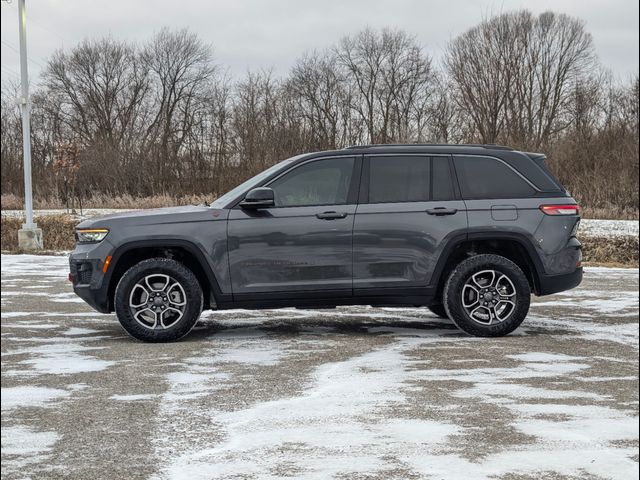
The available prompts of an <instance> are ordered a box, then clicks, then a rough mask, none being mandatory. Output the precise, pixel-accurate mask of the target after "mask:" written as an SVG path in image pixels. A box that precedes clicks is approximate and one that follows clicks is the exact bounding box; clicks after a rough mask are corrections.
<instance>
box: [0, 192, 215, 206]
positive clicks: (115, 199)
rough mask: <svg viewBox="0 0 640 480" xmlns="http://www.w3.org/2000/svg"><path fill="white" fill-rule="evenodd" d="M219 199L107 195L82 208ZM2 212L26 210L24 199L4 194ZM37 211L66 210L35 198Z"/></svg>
mask: <svg viewBox="0 0 640 480" xmlns="http://www.w3.org/2000/svg"><path fill="white" fill-rule="evenodd" d="M216 197H217V195H216V194H214V193H212V194H206V195H182V196H179V197H175V196H171V195H166V194H163V195H154V196H151V197H136V196H133V195H127V194H125V195H116V196H114V195H107V194H96V195H94V196H92V197H91V198H87V199H84V200H83V201H82V208H122V209H140V208H160V207H172V206H178V205H198V204H201V203H204V202H211V201H212V200H214V199H215V198H216ZM1 202H2V210H22V209H23V208H24V204H23V199H22V198H21V197H18V196H17V195H13V194H3V195H2V197H1ZM33 207H34V208H35V209H59V208H65V204H64V203H63V202H62V201H60V199H58V198H55V197H44V198H43V197H35V198H34V199H33ZM73 207H74V208H75V209H76V210H79V208H80V205H79V204H78V203H77V202H76V203H75V204H74V205H73Z"/></svg>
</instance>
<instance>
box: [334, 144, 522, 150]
mask: <svg viewBox="0 0 640 480" xmlns="http://www.w3.org/2000/svg"><path fill="white" fill-rule="evenodd" d="M375 147H477V148H486V149H490V150H513V148H511V147H507V146H506V145H498V144H496V143H374V144H368V145H351V146H349V147H345V148H344V149H343V150H356V149H361V148H375Z"/></svg>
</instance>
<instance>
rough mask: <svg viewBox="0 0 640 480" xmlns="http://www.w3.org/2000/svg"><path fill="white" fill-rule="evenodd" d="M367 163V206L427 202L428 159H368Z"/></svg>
mask: <svg viewBox="0 0 640 480" xmlns="http://www.w3.org/2000/svg"><path fill="white" fill-rule="evenodd" d="M369 161H370V163H369V203H399V202H425V201H428V200H429V197H430V185H431V166H430V162H429V158H428V157H402V156H398V157H370V160H369Z"/></svg>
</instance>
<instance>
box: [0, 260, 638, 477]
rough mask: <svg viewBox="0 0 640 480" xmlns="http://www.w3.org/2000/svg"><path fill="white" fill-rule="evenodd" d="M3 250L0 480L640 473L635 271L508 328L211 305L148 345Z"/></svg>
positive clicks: (50, 266) (601, 281) (46, 265)
mask: <svg viewBox="0 0 640 480" xmlns="http://www.w3.org/2000/svg"><path fill="white" fill-rule="evenodd" d="M66 272H67V267H66V258H64V257H40V256H39V257H29V256H5V255H3V256H2V322H1V323H2V478H3V479H5V478H6V479H14V478H15V479H17V478H34V479H35V478H82V479H104V478H127V479H136V478H144V479H158V480H159V479H190V480H191V479H228V478H242V479H245V478H248V479H260V480H263V479H264V480H266V479H278V478H296V479H297V478H302V479H331V478H336V479H364V478H366V479H385V480H386V479H406V478H409V479H422V478H425V479H429V478H434V479H441V478H444V479H458V478H459V479H465V480H466V479H485V478H504V479H525V478H526V479H529V478H531V479H533V478H541V477H544V478H554V479H555V478H576V479H578V478H579V479H583V478H589V479H591V478H615V479H634V478H638V271H637V270H630V269H605V268H589V269H587V271H586V279H585V281H584V283H583V285H582V286H581V287H580V288H579V289H577V290H575V291H572V292H567V293H565V294H561V295H556V296H552V297H545V298H540V299H536V300H535V301H534V304H533V305H532V308H531V313H530V315H529V318H528V319H527V320H526V321H525V323H524V324H523V326H522V327H521V328H520V329H518V330H517V331H516V332H515V333H514V334H513V335H511V336H509V337H505V338H500V339H475V338H469V337H466V336H464V335H462V334H461V333H460V332H458V331H457V330H456V329H455V328H454V327H453V326H452V325H450V324H449V323H447V322H443V321H440V320H438V319H436V318H434V317H433V316H431V314H430V313H429V312H428V311H426V310H424V309H400V310H392V309H373V308H341V309H338V310H318V311H312V310H305V311H302V310H278V311H268V312H247V311H232V312H221V313H208V314H206V315H205V316H204V318H203V320H202V321H201V322H200V324H199V326H198V327H197V329H196V330H195V331H194V332H193V333H192V334H191V335H190V336H189V337H188V338H187V340H186V341H183V342H180V343H174V344H168V345H147V344H142V343H137V342H135V341H133V340H131V339H130V338H129V337H127V336H126V335H125V334H124V333H123V331H122V330H121V329H120V327H119V325H118V323H117V321H116V320H115V317H114V316H113V315H99V314H96V313H93V312H92V311H91V310H90V309H89V307H87V306H86V305H85V304H84V303H82V302H81V301H79V299H77V298H76V297H75V296H74V295H73V294H72V293H71V292H70V288H69V286H68V284H67V282H66Z"/></svg>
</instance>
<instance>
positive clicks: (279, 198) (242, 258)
mask: <svg viewBox="0 0 640 480" xmlns="http://www.w3.org/2000/svg"><path fill="white" fill-rule="evenodd" d="M360 165H361V159H360V158H358V157H355V156H349V157H347V156H345V157H334V158H322V159H313V160H310V161H307V162H304V163H302V164H298V165H295V166H293V167H292V168H290V169H289V170H288V171H286V172H285V173H283V174H282V175H281V176H279V177H278V178H276V179H274V180H273V181H271V182H270V183H268V184H267V185H265V186H268V187H270V188H272V189H273V191H274V194H275V201H276V205H275V207H273V208H267V209H262V210H243V209H241V208H239V207H236V208H234V209H232V211H231V212H230V214H229V221H228V239H229V268H230V272H231V283H232V288H233V295H234V298H236V299H242V297H243V296H245V297H246V296H247V295H250V296H253V297H255V298H262V297H259V295H262V296H263V297H264V298H267V299H284V298H291V297H292V296H294V295H293V294H292V292H299V294H302V292H309V293H308V294H309V295H315V294H317V293H318V292H322V294H323V295H325V296H326V295H330V296H333V295H335V296H340V297H344V296H351V294H352V290H351V288H352V273H353V269H352V245H351V237H352V232H353V218H354V214H355V209H356V199H357V188H358V182H359V178H360V177H359V172H360ZM256 295H258V297H256Z"/></svg>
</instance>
